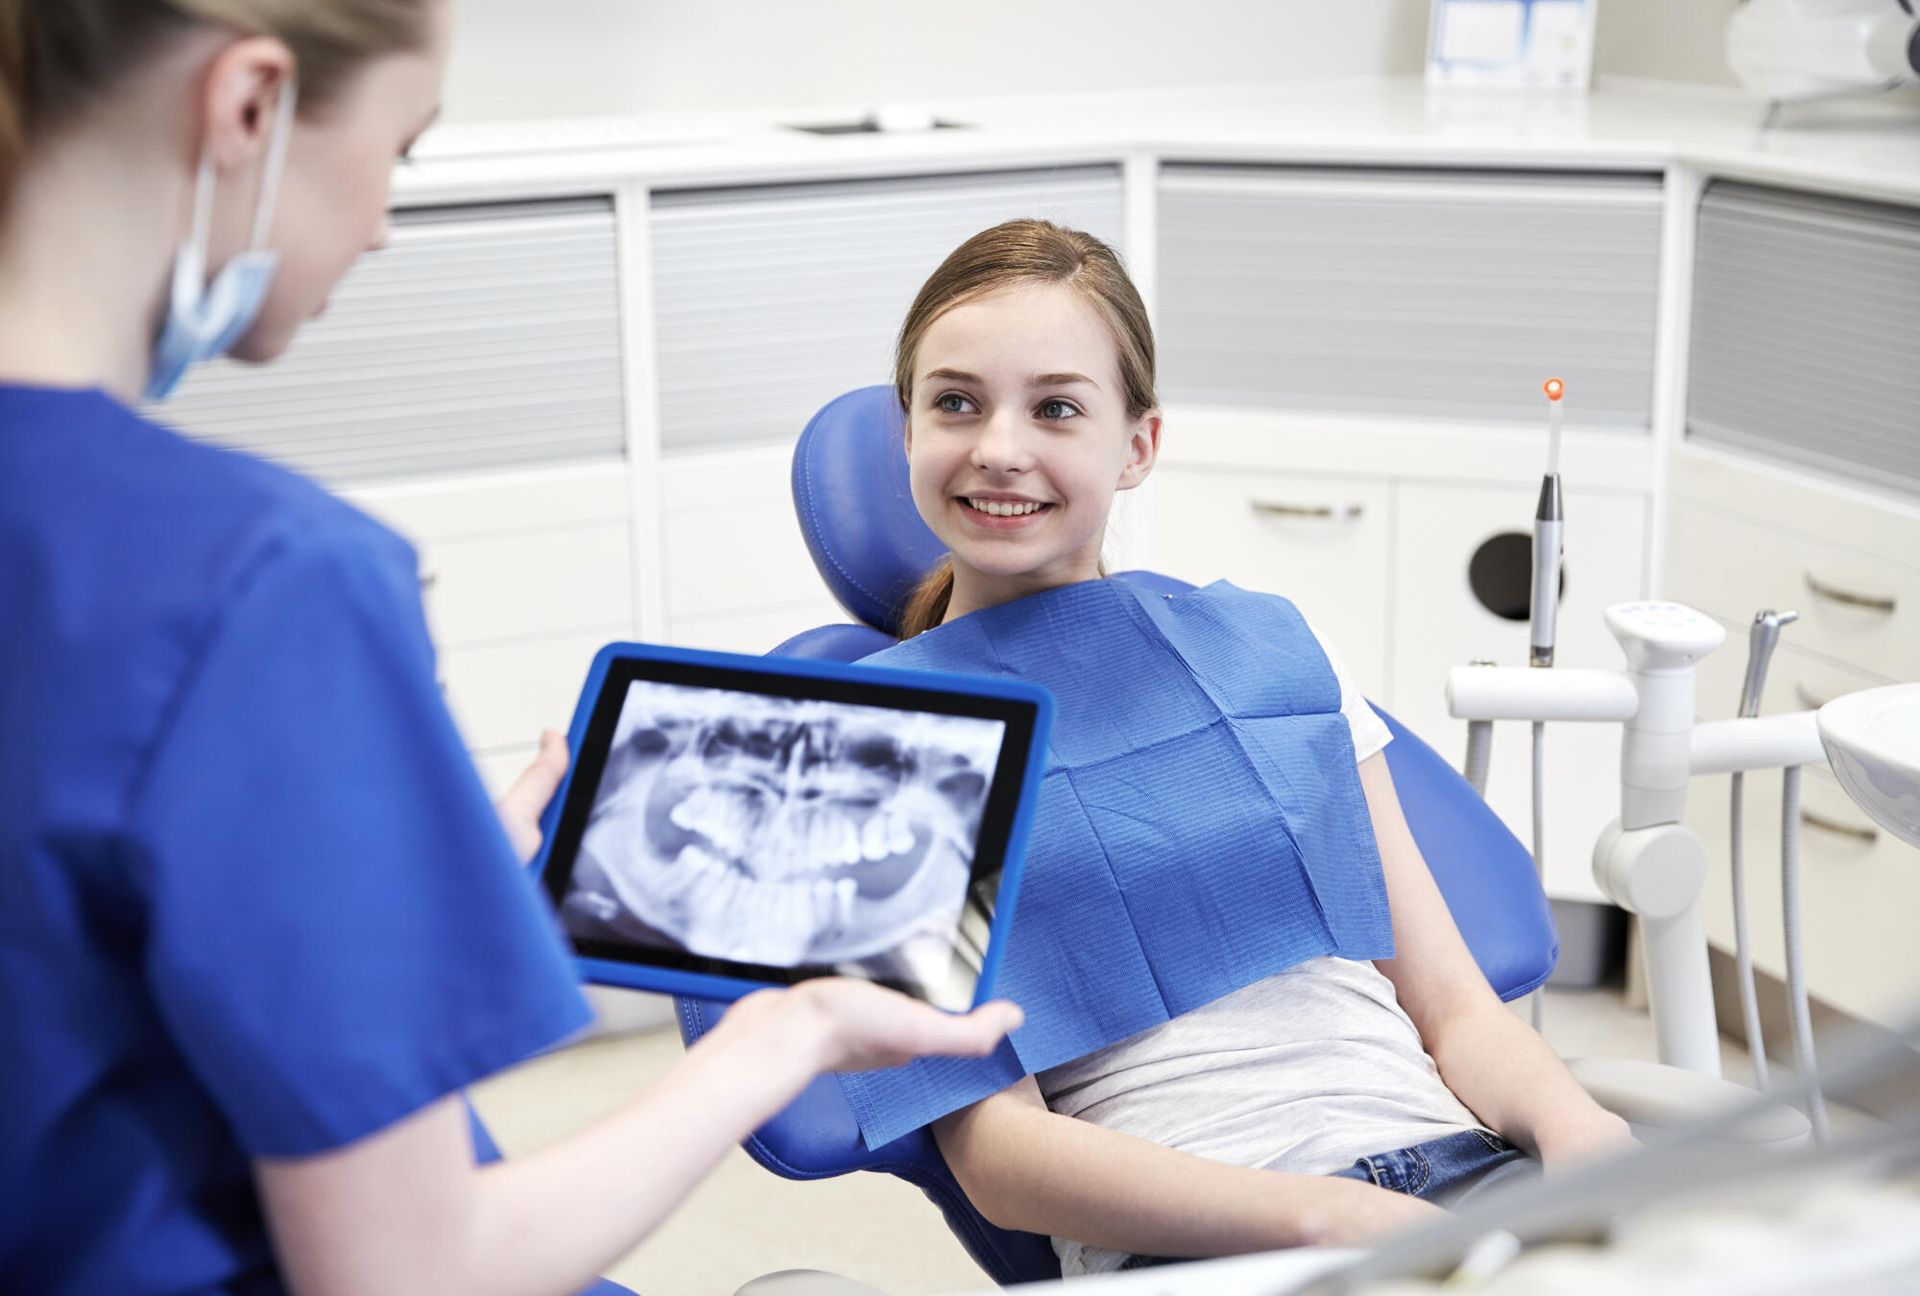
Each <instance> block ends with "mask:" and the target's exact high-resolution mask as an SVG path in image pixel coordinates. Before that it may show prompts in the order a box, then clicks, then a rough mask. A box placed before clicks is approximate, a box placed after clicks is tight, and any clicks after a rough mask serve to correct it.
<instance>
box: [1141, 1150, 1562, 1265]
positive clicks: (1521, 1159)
mask: <svg viewBox="0 0 1920 1296" xmlns="http://www.w3.org/2000/svg"><path fill="white" fill-rule="evenodd" d="M1539 1173H1540V1164H1539V1162H1537V1161H1535V1160H1534V1159H1533V1158H1532V1157H1529V1156H1528V1155H1527V1154H1526V1153H1525V1152H1522V1151H1521V1150H1520V1149H1519V1148H1517V1147H1515V1146H1514V1145H1513V1144H1511V1143H1509V1142H1507V1141H1506V1140H1505V1139H1503V1138H1501V1137H1500V1136H1499V1135H1498V1134H1494V1133H1491V1132H1489V1131H1487V1130H1477V1129H1476V1130H1463V1131H1462V1132H1460V1133H1458V1134H1449V1135H1447V1136H1446V1137H1444V1138H1437V1139H1430V1140H1428V1141H1427V1142H1425V1143H1416V1144H1414V1145H1413V1146H1412V1147H1404V1148H1398V1149H1396V1150H1394V1151H1392V1152H1376V1153H1375V1154H1374V1155H1372V1156H1363V1157H1361V1158H1360V1159H1359V1160H1358V1161H1355V1162H1354V1163H1353V1164H1352V1165H1350V1166H1348V1167H1347V1168H1346V1169H1344V1170H1335V1171H1334V1172H1333V1173H1332V1174H1331V1175H1329V1176H1328V1178H1330V1179H1359V1180H1362V1181H1363V1182H1366V1183H1371V1184H1374V1185H1376V1186H1378V1187H1381V1188H1385V1189H1387V1190H1389V1191H1391V1192H1400V1193H1405V1194H1407V1196H1409V1197H1418V1198H1420V1199H1422V1200H1423V1201H1430V1202H1433V1203H1434V1204H1435V1205H1437V1206H1445V1207H1447V1208H1448V1209H1449V1210H1452V1209H1457V1208H1458V1207H1460V1206H1461V1205H1462V1204H1464V1203H1465V1202H1466V1201H1467V1199H1468V1198H1471V1197H1477V1196H1479V1195H1480V1194H1481V1193H1483V1192H1485V1191H1487V1190H1488V1189H1490V1188H1492V1187H1493V1185H1495V1184H1497V1183H1504V1182H1506V1181H1507V1180H1509V1179H1521V1178H1526V1177H1529V1176H1531V1175H1536V1174H1539ZM1181 1263H1184V1262H1183V1261H1181V1260H1178V1259H1173V1258H1171V1257H1165V1256H1140V1255H1136V1256H1128V1257H1127V1258H1126V1260H1124V1261H1123V1262H1122V1263H1121V1265H1120V1267H1121V1268H1122V1269H1147V1268H1151V1267H1152V1266H1154V1265H1165V1264H1181Z"/></svg>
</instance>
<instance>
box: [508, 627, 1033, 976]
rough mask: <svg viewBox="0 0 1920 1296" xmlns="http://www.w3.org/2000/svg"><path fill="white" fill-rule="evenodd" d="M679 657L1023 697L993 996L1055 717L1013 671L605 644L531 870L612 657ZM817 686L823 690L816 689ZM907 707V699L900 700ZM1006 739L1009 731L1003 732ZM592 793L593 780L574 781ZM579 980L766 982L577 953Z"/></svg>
mask: <svg viewBox="0 0 1920 1296" xmlns="http://www.w3.org/2000/svg"><path fill="white" fill-rule="evenodd" d="M626 660H632V661H641V662H665V663H681V664H684V665H687V666H692V667H696V668H708V669H718V670H727V671H738V672H744V673H748V674H752V675H757V676H762V677H769V678H782V679H787V680H795V681H800V682H801V683H802V687H803V690H804V685H805V682H807V681H822V682H827V683H850V684H866V685H876V686H879V687H882V688H902V689H912V690H915V691H917V692H922V693H926V692H932V693H948V694H957V695H961V696H965V697H979V698H991V699H999V700H1004V701H1009V702H1015V703H1022V704H1025V705H1027V706H1030V707H1031V708H1032V710H1033V731H1032V737H1031V740H1030V742H1029V744H1028V747H1027V750H1026V751H1025V752H1015V753H1012V754H1014V755H1017V756H1019V757H1020V758H1021V759H1023V760H1024V763H1025V768H1024V771H1023V773H1022V776H1021V780H1020V787H1019V797H1018V800H1017V802H1016V804H1015V806H1014V811H1013V819H1012V824H1011V826H1010V830H1009V832H1008V836H1007V845H1006V853H1005V858H1004V859H1003V860H1002V861H1001V875H1000V885H999V890H998V892H997V893H996V895H995V899H994V907H993V918H992V921H991V925H990V928H989V933H988V938H987V949H986V955H985V958H984V959H983V960H982V963H981V968H980V977H979V981H978V983H977V984H976V986H975V990H974V1003H975V1005H978V1004H981V1003H985V1002H986V1001H987V1000H988V999H990V998H991V997H992V993H993V984H994V980H995V977H996V975H997V974H998V972H999V968H1000V964H1001V962H1002V960H1003V959H1004V957H1005V951H1006V938H1007V933H1008V932H1009V931H1010V930H1011V929H1012V926H1013V912H1014V903H1015V898H1016V896H1017V894H1018V891H1019V886H1020V874H1021V870H1022V868H1023V865H1024V863H1025V856H1026V844H1027V835H1028V832H1029V830H1030V827H1031V825H1032V820H1033V812H1034V806H1035V803H1036V802H1037V801H1038V799H1039V791H1040V782H1041V779H1042V778H1043V777H1044V775H1045V774H1046V766H1047V755H1046V754H1047V742H1048V735H1049V732H1050V730H1051V727H1052V722H1053V695H1052V694H1051V693H1049V692H1048V691H1047V690H1046V689H1044V688H1040V687H1038V686H1036V685H1032V684H1026V683H1023V682H1020V681H1017V680H1009V679H995V678H988V677H985V676H977V675H961V674H954V673H951V672H944V671H925V670H900V669H897V668H889V667H882V666H863V665H858V664H848V663H843V662H832V661H817V660H810V659H804V658H772V657H752V656H746V655H742V654H737V653H720V652H706V651H703V650H699V649H692V648H674V647H668V646H665V645H661V644H642V643H611V644H608V645H607V646H606V647H604V648H602V649H601V650H600V651H599V653H597V654H596V655H595V656H594V659H593V668H592V669H591V670H590V671H589V672H588V674H587V682H586V686H585V687H584V688H583V689H582V690H581V693H580V700H579V702H578V703H577V704H576V705H575V707H574V712H573V722H572V724H571V725H570V726H569V727H568V730H567V751H568V753H569V764H568V767H567V777H566V779H565V781H564V782H562V783H561V785H560V790H559V792H558V793H556V794H555V796H554V798H553V800H552V802H551V803H550V804H549V805H548V806H547V809H546V813H545V814H544V815H542V816H541V820H540V830H541V846H540V850H539V853H538V854H536V855H535V856H534V859H533V864H532V865H531V868H532V872H533V875H534V877H535V878H542V877H544V876H545V874H546V871H547V867H548V865H549V863H550V861H551V852H552V850H553V846H554V838H555V830H556V829H557V828H558V826H559V823H560V817H561V814H562V813H563V811H564V809H565V807H566V805H567V803H568V801H569V800H570V799H571V798H572V797H573V796H574V795H575V791H576V789H575V778H574V776H575V772H576V771H577V769H578V766H579V759H580V752H581V750H582V748H583V746H584V745H585V743H586V738H587V728H588V726H589V724H590V723H591V722H592V719H593V716H594V712H595V710H596V708H597V707H598V706H599V703H600V696H601V694H602V692H603V691H604V690H605V689H606V687H607V682H608V676H609V674H610V673H612V671H613V669H614V666H615V664H616V663H617V662H621V661H626ZM824 695H825V692H824V690H823V696H824ZM904 709H910V708H904ZM1009 741H1010V742H1011V741H1012V739H1011V738H1009ZM582 791H584V792H586V793H588V794H591V793H592V792H593V791H594V789H582ZM575 962H576V963H577V965H578V966H579V968H580V973H581V976H582V978H583V979H585V980H587V981H589V982H593V983H596V984H600V985H613V986H624V987H627V988H630V989H636V990H651V991H657V992H659V993H661V994H675V995H692V996H697V997H700V998H705V999H738V998H740V997H741V996H742V995H747V994H751V993H752V992H754V991H755V990H762V989H765V988H766V987H767V985H768V984H773V983H771V982H759V981H749V980H744V979H740V978H735V977H729V976H716V975H713V974H710V973H704V972H692V971H687V970H684V969H679V968H670V967H658V966H652V965H647V964H639V963H625V962H619V961H615V960H612V959H604V958H593V957H586V956H576V958H575Z"/></svg>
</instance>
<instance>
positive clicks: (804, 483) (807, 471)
mask: <svg viewBox="0 0 1920 1296" xmlns="http://www.w3.org/2000/svg"><path fill="white" fill-rule="evenodd" d="M845 399H847V398H846V397H845V396H842V397H840V398H839V400H836V401H834V402H833V404H832V405H829V406H827V408H828V409H832V408H833V406H834V405H838V404H839V403H840V401H843V400H845ZM822 412H823V413H824V412H825V411H822ZM800 478H801V481H800V486H801V492H802V494H803V495H804V497H805V498H804V499H803V500H802V502H801V505H800V507H801V511H802V512H804V513H805V514H806V515H807V522H808V529H809V531H810V533H811V534H812V535H814V536H816V537H818V536H819V535H820V521H819V519H820V515H819V512H818V510H816V509H815V508H814V504H813V493H814V492H813V466H812V465H811V464H810V463H809V462H808V461H807V460H806V459H804V458H803V459H801V461H800ZM811 547H812V546H809V548H811ZM819 547H820V552H821V554H822V555H823V556H824V557H825V558H826V560H827V562H828V564H829V565H831V566H832V568H833V569H834V570H835V571H836V572H838V573H840V575H841V576H842V577H843V578H844V579H845V580H846V582H847V584H849V585H851V586H853V588H854V589H856V590H858V591H860V593H861V594H862V595H863V596H864V597H865V598H866V599H867V600H868V601H869V602H871V603H873V604H874V605H875V606H876V607H878V608H879V609H880V613H879V619H880V620H885V619H886V617H887V611H888V609H887V606H886V603H885V601H884V600H883V599H881V597H880V596H879V595H878V594H875V593H874V592H873V591H872V590H870V589H868V588H867V587H866V586H865V585H863V584H862V583H861V582H860V581H859V580H858V579H857V578H856V577H855V576H854V574H853V573H852V572H850V571H848V570H847V569H846V567H844V566H843V565H842V564H841V562H840V560H839V559H838V558H836V557H834V555H833V554H832V552H831V551H829V550H828V549H827V546H826V542H825V541H824V540H821V541H820V546H819Z"/></svg>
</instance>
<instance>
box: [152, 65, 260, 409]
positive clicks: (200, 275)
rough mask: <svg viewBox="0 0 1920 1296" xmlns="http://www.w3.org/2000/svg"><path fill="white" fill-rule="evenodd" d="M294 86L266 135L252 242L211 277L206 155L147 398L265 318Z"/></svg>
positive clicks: (161, 393) (167, 389) (164, 391)
mask: <svg viewBox="0 0 1920 1296" xmlns="http://www.w3.org/2000/svg"><path fill="white" fill-rule="evenodd" d="M293 105H294V88H293V83H292V82H291V81H289V82H288V83H287V84H286V85H285V86H284V87H282V89H281V91H280V103H279V106H278V107H277V108H276V109H275V110H274V117H273V135H272V138H270V139H269V140H268V141H267V160H266V173H265V175H263V176H262V177H261V181H260V202H259V205H258V206H257V207H256V208H255V209H254V216H253V244H252V246H251V247H250V248H249V249H248V250H247V251H245V252H242V253H241V254H240V255H239V256H236V257H234V258H233V259H232V260H231V261H229V262H227V264H226V265H225V266H223V267H222V268H221V270H220V273H219V274H218V275H217V276H215V277H214V279H213V281H212V282H211V283H209V282H208V281H207V241H208V237H209V226H211V224H212V222H213V158H212V156H211V154H209V153H208V152H207V151H206V150H205V149H202V150H201V153H200V173H199V175H198V177H197V178H196V179H195V181H194V191H193V233H192V235H191V236H190V237H189V238H188V240H187V241H186V242H185V243H183V244H181V245H180V250H179V252H177V253H176V254H175V255H174V259H173V283H172V286H171V288H170V290H169V292H168V296H167V314H166V318H165V319H164V320H163V321H161V324H160V336H159V337H158V338H157V339H156V340H155V341H154V344H153V364H152V367H151V368H150V369H149V370H148V373H147V388H146V392H145V396H146V399H148V400H150V401H159V400H165V399H166V398H167V397H169V396H171V395H172V394H173V392H174V389H175V388H177V387H178V386H179V385H180V380H181V379H182V378H184V377H186V375H187V370H188V369H190V368H191V367H193V366H194V365H196V364H198V363H200V362H201V361H203V360H211V359H213V358H214V357H215V356H219V355H225V354H226V352H227V351H228V349H230V348H231V347H232V346H233V344H234V343H236V342H238V341H239V340H240V339H241V337H242V336H244V335H245V334H246V331H247V330H248V329H249V328H251V327H252V326H253V322H254V320H255V319H256V318H258V317H259V314H260V308H261V306H263V305H265V304H266V300H267V290H268V289H269V288H271V287H272V286H273V274H274V271H275V270H277V269H279V267H280V254H279V253H277V252H270V251H268V250H267V249H266V247H265V244H266V241H267V232H268V230H269V228H270V227H271V226H272V225H273V205H274V200H275V199H276V198H277V197H278V195H279V189H280V173H281V171H282V169H283V167H284V165H285V163H286V158H287V139H288V137H289V136H290V135H291V134H292V133H293Z"/></svg>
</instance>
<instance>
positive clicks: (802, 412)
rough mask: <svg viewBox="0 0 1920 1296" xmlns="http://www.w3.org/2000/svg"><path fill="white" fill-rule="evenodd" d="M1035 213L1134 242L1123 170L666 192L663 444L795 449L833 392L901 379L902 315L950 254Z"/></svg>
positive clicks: (661, 259) (661, 213)
mask: <svg viewBox="0 0 1920 1296" xmlns="http://www.w3.org/2000/svg"><path fill="white" fill-rule="evenodd" d="M1026 216H1037V217H1045V218H1047V219H1049V220H1054V221H1058V222H1060V223H1062V224H1066V225H1069V226H1072V227H1074V228H1076V229H1084V230H1086V231H1087V232H1089V233H1091V234H1094V235H1096V236H1098V237H1100V238H1103V239H1106V240H1107V241H1108V242H1110V243H1113V244H1114V245H1115V246H1116V247H1119V246H1123V245H1124V235H1125V230H1124V217H1123V202H1122V191H1121V179H1120V168H1119V167H1117V166H1080V167H1053V168H1048V169H1045V170H1033V171H1026V170H1022V171H994V172H983V173H978V174H970V175H932V176H896V177H885V178H881V179H872V180H835V181H830V182H825V183H813V184H786V185H752V186H740V187H735V188H723V189H699V190H684V191H677V192H671V191H660V192H656V193H655V194H654V195H653V203H652V211H651V216H650V225H651V238H652V243H653V249H652V264H653V313H654V335H655V339H656V342H655V349H656V370H657V374H658V383H659V386H658V392H657V397H658V401H659V409H660V444H661V447H662V448H663V449H664V450H665V451H666V452H667V453H668V454H680V453H700V452H703V451H708V450H715V449H720V448H723V447H727V446H742V445H787V446H791V445H792V444H793V439H794V437H795V436H797V435H798V434H799V432H800V429H801V428H802V427H803V426H804V425H805V424H806V421H807V420H808V419H809V418H811V417H812V416H813V413H814V411H815V410H817V409H819V408H820V407H821V406H822V405H824V404H826V403H827V402H828V401H830V400H832V399H833V398H834V397H836V396H839V395H841V394H842V393H844V392H847V391H851V390H852V389H854V388H856V387H865V386H868V385H870V384H873V383H884V382H887V381H889V379H890V377H891V375H892V372H893V344H894V338H895V336H896V335H897V334H898V333H899V331H900V321H901V320H902V319H903V318H905V316H906V313H907V308H908V307H909V306H910V305H912V303H913V298H914V294H915V293H917V292H918V291H919V290H920V285H921V284H922V283H923V282H924V281H925V280H926V278H927V276H928V275H930V274H931V273H933V271H934V269H935V268H936V267H937V266H939V264H940V262H941V261H942V260H944V259H945V257H946V255H947V254H948V253H949V252H951V251H953V249H954V248H956V247H958V246H959V245H960V244H961V243H962V242H963V241H964V240H966V239H967V238H970V237H971V236H973V235H974V234H977V233H979V232H980V231H981V230H983V229H987V228H988V227H990V226H993V225H997V224H999V223H1000V222H1001V221H1005V220H1010V219H1012V218H1014V217H1026Z"/></svg>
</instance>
